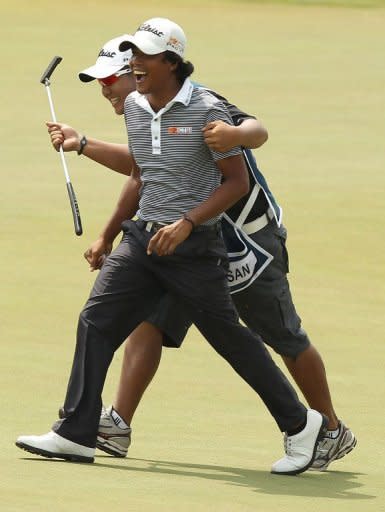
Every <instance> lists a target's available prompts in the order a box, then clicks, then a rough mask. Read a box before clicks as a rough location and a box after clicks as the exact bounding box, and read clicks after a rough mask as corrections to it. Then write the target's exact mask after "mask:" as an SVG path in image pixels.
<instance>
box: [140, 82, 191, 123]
mask: <svg viewBox="0 0 385 512" xmlns="http://www.w3.org/2000/svg"><path fill="white" fill-rule="evenodd" d="M193 89H194V86H193V84H192V82H191V80H190V79H189V78H186V80H185V81H184V82H183V85H182V87H181V88H180V89H179V91H178V93H177V94H176V96H174V98H173V99H172V100H170V101H169V102H168V103H167V105H165V106H164V107H163V108H161V109H160V110H159V112H154V111H153V110H152V108H151V105H150V104H149V102H148V100H147V98H146V96H145V95H144V94H140V93H139V92H138V91H134V92H133V93H132V96H133V98H134V100H135V103H136V104H137V105H139V106H140V107H142V108H143V109H144V110H146V111H147V112H149V113H150V114H151V115H152V116H153V117H159V116H161V115H162V114H164V113H165V112H167V110H170V108H171V107H172V106H173V105H174V103H182V104H183V105H185V106H186V107H187V105H188V104H189V103H190V101H191V95H192V92H193Z"/></svg>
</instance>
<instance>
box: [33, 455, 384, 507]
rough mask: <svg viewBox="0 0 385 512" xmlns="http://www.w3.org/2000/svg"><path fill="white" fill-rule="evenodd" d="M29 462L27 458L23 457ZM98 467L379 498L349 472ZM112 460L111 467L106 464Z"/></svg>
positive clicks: (171, 464) (159, 463)
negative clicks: (362, 489)
mask: <svg viewBox="0 0 385 512" xmlns="http://www.w3.org/2000/svg"><path fill="white" fill-rule="evenodd" d="M23 458H24V459H27V458H26V457H23ZM28 460H35V461H43V460H45V461H46V462H61V463H63V462H64V463H65V464H70V463H69V462H65V461H59V460H54V459H35V458H33V459H32V458H29V457H28ZM95 460H96V464H82V466H86V467H87V468H90V469H91V468H94V469H96V470H97V469H99V468H107V469H110V470H113V471H133V472H135V473H154V474H164V475H170V476H173V477H175V476H180V477H188V478H199V479H204V480H208V481H210V480H212V481H215V482H223V483H224V484H229V485H237V486H240V487H247V488H249V489H251V490H252V491H253V492H257V493H260V494H271V495H283V496H285V495H286V496H308V497H323V498H334V499H341V500H344V499H349V500H352V499H353V500H371V499H375V498H376V496H375V495H371V494H363V493H360V492H359V488H360V487H362V486H363V484H362V483H361V482H360V479H359V477H360V476H361V475H364V476H366V474H365V473H354V472H347V471H327V472H324V473H320V472H312V471H308V472H306V473H303V474H301V475H299V476H297V477H293V476H281V475H272V474H271V473H269V472H268V471H261V470H254V469H244V468H238V467H227V466H214V465H207V464H190V463H187V462H175V461H170V460H151V459H135V458H127V459H125V460H124V463H121V459H111V457H109V456H107V455H101V456H97V457H96V459H95ZM107 460H108V461H111V462H110V463H109V464H107V463H105V461H107Z"/></svg>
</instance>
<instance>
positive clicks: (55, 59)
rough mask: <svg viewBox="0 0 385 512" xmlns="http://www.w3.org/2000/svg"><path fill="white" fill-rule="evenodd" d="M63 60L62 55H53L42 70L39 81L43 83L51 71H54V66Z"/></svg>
mask: <svg viewBox="0 0 385 512" xmlns="http://www.w3.org/2000/svg"><path fill="white" fill-rule="evenodd" d="M62 60H63V58H62V57H58V56H56V57H54V58H53V59H52V60H51V62H50V63H49V65H48V68H47V69H46V70H45V71H44V73H43V74H42V76H41V78H40V83H41V84H45V81H46V80H47V79H48V80H49V78H50V76H51V75H52V73H53V72H54V71H55V68H56V66H57V65H58V64H59V63H60V62H61V61H62Z"/></svg>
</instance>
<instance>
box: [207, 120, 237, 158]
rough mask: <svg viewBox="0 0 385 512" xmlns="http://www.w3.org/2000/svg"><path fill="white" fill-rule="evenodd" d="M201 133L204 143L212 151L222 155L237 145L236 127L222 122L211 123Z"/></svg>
mask: <svg viewBox="0 0 385 512" xmlns="http://www.w3.org/2000/svg"><path fill="white" fill-rule="evenodd" d="M202 131H203V137H204V139H205V143H206V144H207V145H208V146H209V148H210V149H212V150H213V151H220V152H221V153H224V152H226V151H230V149H232V148H233V147H235V146H237V145H238V141H237V140H236V139H237V137H236V134H237V132H236V127H235V126H233V125H231V124H228V123H225V122H224V121H219V120H218V121H211V122H210V123H207V124H206V126H205V127H204V128H202Z"/></svg>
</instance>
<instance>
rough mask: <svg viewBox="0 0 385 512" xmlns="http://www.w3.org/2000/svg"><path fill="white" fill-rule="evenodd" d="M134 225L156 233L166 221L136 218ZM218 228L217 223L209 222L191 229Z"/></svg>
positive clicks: (209, 229) (217, 229)
mask: <svg viewBox="0 0 385 512" xmlns="http://www.w3.org/2000/svg"><path fill="white" fill-rule="evenodd" d="M136 225H137V226H138V228H139V229H140V230H142V229H144V230H145V231H147V232H148V233H156V232H157V231H159V230H160V229H162V228H164V226H167V225H168V223H166V222H155V221H146V220H141V219H138V220H137V221H136ZM219 230H220V227H219V223H216V224H211V225H207V224H201V225H200V226H196V227H195V228H194V229H193V231H194V232H197V231H198V232H199V231H217V232H219Z"/></svg>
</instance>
